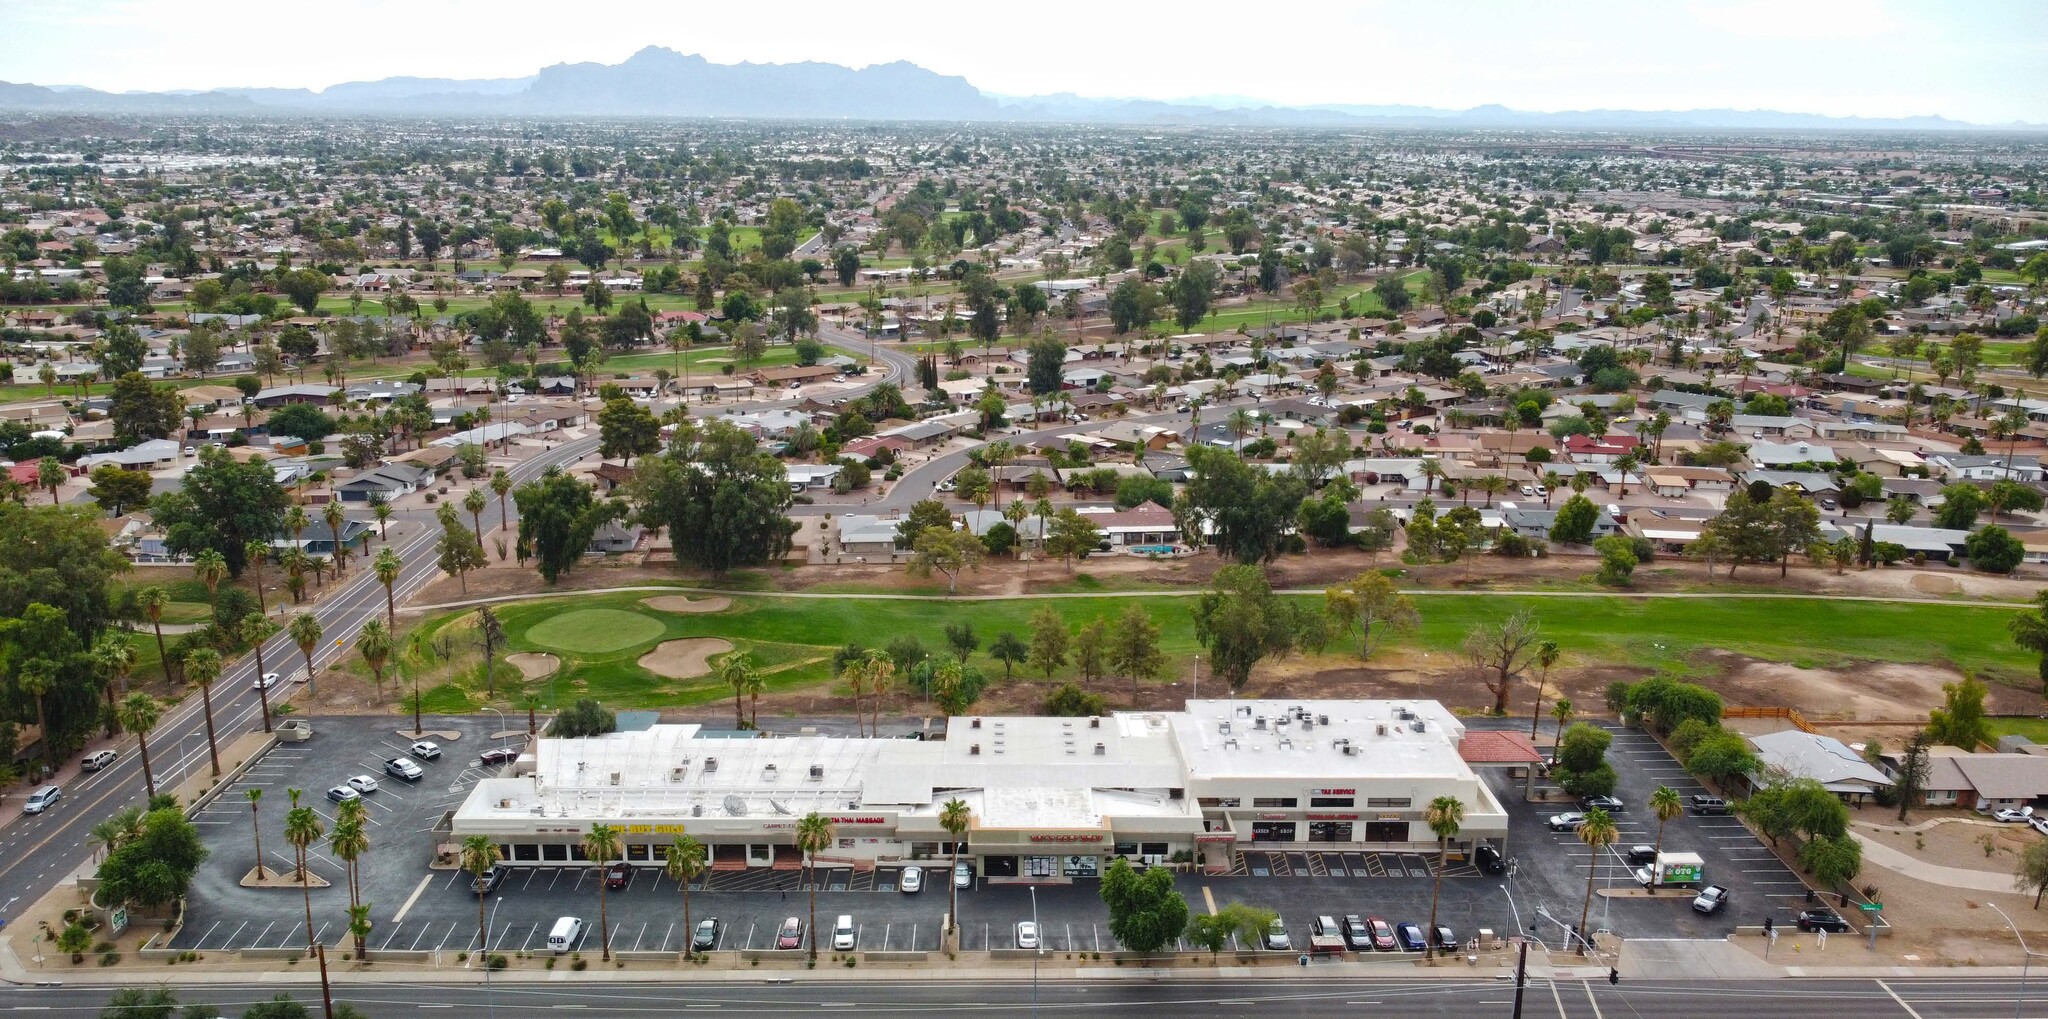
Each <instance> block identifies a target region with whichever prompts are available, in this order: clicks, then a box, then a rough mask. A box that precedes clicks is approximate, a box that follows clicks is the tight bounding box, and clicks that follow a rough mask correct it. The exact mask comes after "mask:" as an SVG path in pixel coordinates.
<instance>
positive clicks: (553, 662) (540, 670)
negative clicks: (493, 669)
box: [505, 651, 562, 679]
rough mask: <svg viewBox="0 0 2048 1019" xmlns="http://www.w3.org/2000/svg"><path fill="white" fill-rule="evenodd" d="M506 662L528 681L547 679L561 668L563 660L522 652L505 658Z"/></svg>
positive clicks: (542, 653) (545, 654)
mask: <svg viewBox="0 0 2048 1019" xmlns="http://www.w3.org/2000/svg"><path fill="white" fill-rule="evenodd" d="M505 661H506V662H507V663H508V664H510V665H512V666H513V667H514V668H517V669H518V670H519V674H520V675H521V676H524V677H526V678H527V679H545V678H547V677H548V676H550V675H553V674H554V671H555V670H556V669H558V668H560V667H561V665H562V660H561V659H559V658H556V657H555V656H554V655H551V654H547V653H545V652H535V651H521V652H518V653H516V654H509V655H506V656H505Z"/></svg>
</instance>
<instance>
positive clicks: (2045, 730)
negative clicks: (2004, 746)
mask: <svg viewBox="0 0 2048 1019" xmlns="http://www.w3.org/2000/svg"><path fill="white" fill-rule="evenodd" d="M1990 722H1991V734H1992V735H1994V736H2025V737H2026V738H2028V739H2030V740H2033V741H2034V742H2036V743H2048V718H2027V717H2024V716H2020V715H1997V716H1993V717H1992V718H1991V719H1990Z"/></svg>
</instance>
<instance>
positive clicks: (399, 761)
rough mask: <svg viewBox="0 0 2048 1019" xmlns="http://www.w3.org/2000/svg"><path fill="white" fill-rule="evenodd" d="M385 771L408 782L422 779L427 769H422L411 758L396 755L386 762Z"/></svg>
mask: <svg viewBox="0 0 2048 1019" xmlns="http://www.w3.org/2000/svg"><path fill="white" fill-rule="evenodd" d="M384 773H385V774H387V775H390V776H392V777H393V778H402V779H404V780H406V781H407V782H417V781H419V780H420V776H422V775H425V774H426V771H425V770H423V769H421V768H420V766H419V765H417V764H414V763H413V762H412V759H411V758H408V757H394V758H392V759H390V760H388V761H385V762H384Z"/></svg>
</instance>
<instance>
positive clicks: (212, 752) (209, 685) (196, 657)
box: [185, 647, 221, 778]
mask: <svg viewBox="0 0 2048 1019" xmlns="http://www.w3.org/2000/svg"><path fill="white" fill-rule="evenodd" d="M220 671H221V660H220V652H218V651H215V650H214V649H212V648H210V647H200V648H193V649H192V650H190V651H187V652H185V680H186V682H189V683H193V684H196V685H197V686H198V687H199V696H200V700H201V701H202V702H203V705H204V708H205V715H206V756H207V758H208V759H209V760H210V761H212V762H213V777H215V778H219V777H220V745H219V744H218V743H216V742H215V741H214V736H213V681H214V680H216V679H218V678H220Z"/></svg>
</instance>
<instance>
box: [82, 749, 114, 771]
mask: <svg viewBox="0 0 2048 1019" xmlns="http://www.w3.org/2000/svg"><path fill="white" fill-rule="evenodd" d="M119 756H120V755H119V754H117V753H115V752H114V751H112V750H102V751H99V752H98V753H92V754H87V755H85V760H82V761H80V762H78V770H80V771H98V770H100V769H101V768H104V767H106V766H107V765H109V764H112V763H114V758H116V757H119Z"/></svg>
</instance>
